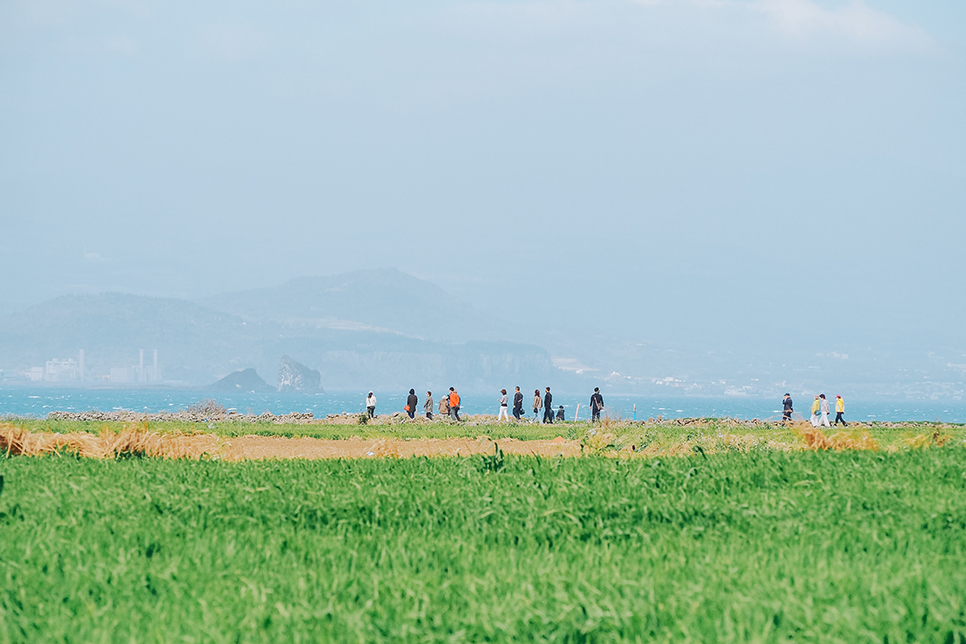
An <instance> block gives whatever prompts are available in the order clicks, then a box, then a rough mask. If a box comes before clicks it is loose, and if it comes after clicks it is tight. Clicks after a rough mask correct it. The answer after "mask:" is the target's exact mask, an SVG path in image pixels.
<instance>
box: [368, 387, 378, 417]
mask: <svg viewBox="0 0 966 644" xmlns="http://www.w3.org/2000/svg"><path fill="white" fill-rule="evenodd" d="M366 413H368V414H369V418H375V416H376V395H375V394H374V393H372V392H371V391H370V392H369V395H368V396H366Z"/></svg>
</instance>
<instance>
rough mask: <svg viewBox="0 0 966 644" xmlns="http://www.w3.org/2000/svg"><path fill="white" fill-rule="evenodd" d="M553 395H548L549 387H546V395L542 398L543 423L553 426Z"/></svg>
mask: <svg viewBox="0 0 966 644" xmlns="http://www.w3.org/2000/svg"><path fill="white" fill-rule="evenodd" d="M552 403H553V395H552V394H551V393H550V387H547V393H546V394H544V396H543V422H545V423H550V424H551V425H552V424H553V407H551V404H552Z"/></svg>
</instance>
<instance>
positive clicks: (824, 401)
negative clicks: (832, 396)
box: [818, 394, 832, 427]
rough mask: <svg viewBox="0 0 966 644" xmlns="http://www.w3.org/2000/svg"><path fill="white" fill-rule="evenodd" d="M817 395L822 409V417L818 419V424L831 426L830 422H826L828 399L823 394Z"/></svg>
mask: <svg viewBox="0 0 966 644" xmlns="http://www.w3.org/2000/svg"><path fill="white" fill-rule="evenodd" d="M818 397H819V398H821V399H822V402H821V405H820V406H819V408H820V409H821V411H822V419H821V420H820V421H819V424H820V425H821V426H822V427H831V426H832V424H831V423H830V422H828V411H829V410H828V400H827V399H826V398H825V394H819V396H818Z"/></svg>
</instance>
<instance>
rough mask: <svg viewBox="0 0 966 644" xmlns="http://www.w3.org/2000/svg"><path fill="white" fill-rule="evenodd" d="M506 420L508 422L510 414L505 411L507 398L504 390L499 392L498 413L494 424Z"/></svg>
mask: <svg viewBox="0 0 966 644" xmlns="http://www.w3.org/2000/svg"><path fill="white" fill-rule="evenodd" d="M504 418H506V422H510V414H509V412H508V411H507V397H506V389H501V390H500V413H499V414H498V415H497V417H496V422H500V421H501V420H503V419H504Z"/></svg>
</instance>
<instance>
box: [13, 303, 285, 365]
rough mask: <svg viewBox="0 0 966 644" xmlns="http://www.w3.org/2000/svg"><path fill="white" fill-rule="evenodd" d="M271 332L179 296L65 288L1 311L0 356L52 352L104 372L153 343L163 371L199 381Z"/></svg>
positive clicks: (35, 359) (31, 360) (37, 360)
mask: <svg viewBox="0 0 966 644" xmlns="http://www.w3.org/2000/svg"><path fill="white" fill-rule="evenodd" d="M267 333H270V332H269V331H267V330H266V329H264V328H261V327H259V325H256V324H252V323H250V322H246V321H245V320H242V319H241V318H239V317H237V316H233V315H230V314H226V313H222V312H218V311H212V310H211V309H208V308H205V307H203V306H200V305H198V304H195V303H193V302H187V301H184V300H177V299H167V298H156V297H144V296H139V295H127V294H122V293H103V294H100V295H67V296H63V297H58V298H56V299H53V300H49V301H47V302H43V303H41V304H38V305H36V306H32V307H30V308H28V309H26V310H24V311H21V312H19V313H15V314H13V315H9V316H6V317H4V318H0V364H2V365H3V367H4V368H9V369H22V368H26V367H30V366H39V365H43V364H44V362H45V361H46V360H49V359H51V358H68V357H73V358H76V357H77V353H78V350H79V349H84V351H85V354H86V355H85V359H86V363H87V364H86V366H87V368H88V370H90V371H92V372H103V373H107V372H109V371H110V368H111V367H127V366H131V365H134V364H136V363H137V361H138V349H145V361H146V364H147V363H148V362H149V361H150V360H151V355H152V354H151V352H152V350H153V349H157V350H158V352H159V359H160V362H161V364H162V366H163V370H164V373H165V377H166V378H168V379H175V380H186V381H189V382H199V383H200V382H206V381H210V380H211V374H220V375H223V374H224V373H227V372H229V371H234V370H235V369H237V368H238V367H239V366H246V365H245V364H243V363H245V362H246V361H249V360H251V359H252V358H254V357H255V355H257V350H253V349H254V348H255V347H256V346H257V345H258V343H259V341H260V338H261V337H264V336H265V335H266V334H267Z"/></svg>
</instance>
